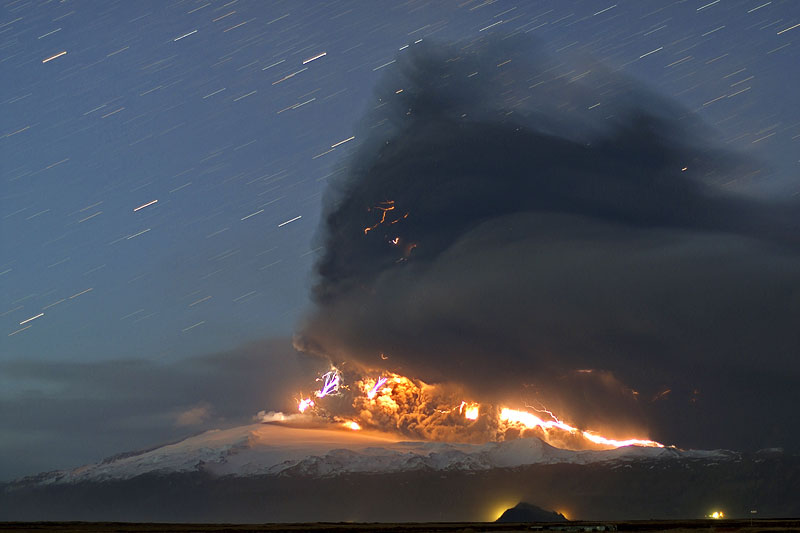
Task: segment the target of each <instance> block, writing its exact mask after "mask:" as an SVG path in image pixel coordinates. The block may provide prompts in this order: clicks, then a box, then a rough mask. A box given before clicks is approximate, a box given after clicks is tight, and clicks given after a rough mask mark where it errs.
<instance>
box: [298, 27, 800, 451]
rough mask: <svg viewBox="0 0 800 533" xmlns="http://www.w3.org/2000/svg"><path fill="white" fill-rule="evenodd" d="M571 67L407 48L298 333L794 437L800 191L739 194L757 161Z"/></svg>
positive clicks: (513, 46) (449, 378)
mask: <svg viewBox="0 0 800 533" xmlns="http://www.w3.org/2000/svg"><path fill="white" fill-rule="evenodd" d="M575 64H576V65H577V66H575V65H572V66H571V65H568V64H565V63H562V62H560V61H559V60H558V59H557V58H554V57H552V56H548V55H547V54H545V53H544V52H542V50H541V49H540V48H539V47H537V46H533V45H532V44H531V43H530V42H528V41H525V40H523V41H519V40H515V39H513V38H510V39H505V40H500V41H488V42H483V41H477V42H470V43H466V44H460V45H451V46H444V45H441V46H429V45H426V44H424V43H423V44H420V45H415V46H414V47H411V48H409V49H408V50H407V51H406V52H405V53H404V55H402V56H400V57H399V58H398V61H397V63H396V64H395V65H393V67H395V68H394V70H393V71H392V72H390V73H388V74H387V75H386V77H385V78H384V79H383V80H382V81H381V82H380V84H379V87H378V89H377V94H376V102H375V106H374V107H373V108H372V109H371V110H370V111H369V112H368V113H367V114H366V117H365V119H364V123H363V126H362V130H363V131H362V132H361V134H357V138H358V139H359V142H360V143H361V145H360V147H359V149H358V151H357V152H356V154H355V155H354V156H353V157H352V159H351V160H350V161H348V163H347V165H348V166H347V171H346V172H344V173H342V174H341V175H340V176H339V177H338V178H337V180H335V181H334V182H333V183H331V186H330V190H329V191H328V195H327V199H326V203H325V212H324V222H323V226H322V228H321V234H320V238H321V239H322V244H323V245H324V254H323V256H322V257H321V259H320V261H319V263H318V265H317V275H318V277H317V283H316V286H315V288H314V297H315V301H316V306H315V309H314V311H313V312H312V313H311V315H310V316H309V317H308V318H307V320H306V322H305V323H304V325H303V326H302V328H301V331H300V334H299V335H298V337H297V341H296V344H297V345H298V347H300V348H301V349H303V350H305V351H309V352H315V353H319V354H322V355H325V356H326V357H329V358H330V359H332V360H334V361H341V360H351V361H355V362H358V363H360V364H361V365H364V366H365V367H371V368H381V369H387V370H391V371H393V372H398V373H402V374H405V375H412V376H417V377H419V378H421V379H424V380H426V381H429V382H434V383H435V382H456V383H460V384H463V385H464V386H465V387H468V389H469V390H470V391H471V393H472V395H473V396H474V397H475V399H476V400H484V399H485V400H490V401H517V402H518V403H519V402H524V401H541V402H542V403H543V404H544V403H546V404H547V405H548V407H551V408H552V409H553V410H554V411H556V410H558V411H559V412H562V413H569V416H570V417H571V420H572V421H573V422H574V423H577V424H582V425H583V426H593V427H600V428H602V427H614V428H621V429H620V430H621V431H624V430H625V429H626V428H633V427H639V428H642V427H649V431H650V435H651V437H654V438H656V439H657V440H661V441H665V442H674V443H677V444H679V445H686V446H721V447H725V446H727V447H753V446H766V445H781V444H783V445H797V444H800V432H798V430H797V429H796V428H793V427H791V426H790V425H789V424H788V423H784V422H783V421H782V417H783V420H786V419H787V418H789V419H790V418H791V415H790V412H791V411H790V409H791V406H792V405H797V404H800V396H799V395H800V393H798V392H797V387H796V386H795V385H796V383H797V380H798V378H800V364H799V363H798V361H797V355H798V354H800V334H799V333H798V328H797V327H796V326H797V322H798V318H800V237H798V236H799V235H800V233H798V229H800V214H799V212H798V210H797V206H796V205H789V204H788V203H785V204H782V203H778V202H768V201H765V200H758V199H754V198H750V197H745V196H742V195H737V194H734V193H733V192H731V191H729V190H727V189H726V188H725V187H724V185H723V184H725V183H728V182H731V181H735V180H736V179H739V178H742V177H743V176H744V175H745V174H746V172H747V171H748V169H749V165H750V163H748V162H747V161H746V160H745V159H744V158H742V157H740V156H737V155H736V154H733V153H731V152H729V151H726V150H725V149H723V148H720V147H719V146H718V145H716V144H715V143H714V142H713V141H712V140H711V138H712V135H711V132H710V131H709V129H708V128H707V127H705V126H704V125H703V124H702V123H701V122H700V121H699V120H698V119H697V117H695V116H693V115H692V114H691V113H689V112H687V111H685V110H684V109H682V108H681V107H680V106H678V105H677V104H675V103H672V102H670V101H668V100H666V99H665V98H662V97H659V96H657V95H655V94H653V93H651V92H649V91H648V90H646V89H644V88H643V87H641V86H639V85H637V84H636V83H634V82H632V81H630V80H628V79H626V78H625V77H623V76H621V75H619V74H617V73H614V72H611V71H609V70H608V69H606V68H604V67H603V66H602V65H599V64H597V63H595V62H591V61H587V60H585V59H580V60H577V61H575ZM742 420H752V421H753V422H756V421H758V420H760V421H761V424H762V425H761V429H760V430H756V431H754V429H753V428H752V427H750V426H749V425H748V424H742V423H741V421H742Z"/></svg>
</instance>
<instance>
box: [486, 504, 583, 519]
mask: <svg viewBox="0 0 800 533" xmlns="http://www.w3.org/2000/svg"><path fill="white" fill-rule="evenodd" d="M496 522H568V520H567V518H566V517H565V516H564V515H562V514H561V513H557V512H555V511H548V510H546V509H542V508H541V507H537V506H536V505H533V504H531V503H525V502H520V503H518V504H517V505H515V506H514V507H512V508H510V509H506V511H505V512H504V513H503V514H502V515H501V516H500V518H498V519H497V520H496Z"/></svg>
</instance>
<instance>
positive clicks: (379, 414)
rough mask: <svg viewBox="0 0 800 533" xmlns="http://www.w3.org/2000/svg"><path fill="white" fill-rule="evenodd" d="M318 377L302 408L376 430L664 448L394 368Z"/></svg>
mask: <svg viewBox="0 0 800 533" xmlns="http://www.w3.org/2000/svg"><path fill="white" fill-rule="evenodd" d="M316 381H317V382H318V383H321V384H322V385H321V387H320V388H319V389H318V390H316V391H314V393H313V395H312V396H309V397H301V399H299V400H298V401H297V410H298V412H300V413H302V414H306V415H308V416H312V417H314V418H315V419H317V420H320V421H330V422H334V423H336V424H339V425H342V426H344V427H346V428H348V429H352V430H361V429H375V430H380V431H383V432H388V433H397V434H399V435H402V436H405V437H412V438H423V439H430V440H443V441H455V442H488V441H504V440H510V439H515V438H526V437H537V438H540V439H542V440H543V441H545V442H547V443H548V444H550V445H552V446H555V447H559V448H566V449H570V450H584V449H596V450H608V449H614V448H619V447H621V446H645V447H658V448H663V447H664V445H663V444H661V443H659V442H656V441H653V440H650V439H644V438H623V439H616V438H610V437H608V436H604V435H601V434H599V433H598V432H596V431H593V430H592V429H591V428H587V429H581V428H578V427H576V426H573V425H570V424H568V423H566V422H565V421H563V420H561V419H559V418H558V417H557V416H556V415H555V414H554V413H553V412H552V411H550V410H549V409H547V408H545V407H543V406H542V407H540V408H536V407H533V406H529V405H526V406H525V409H521V410H520V409H512V408H510V407H508V406H505V405H496V404H479V403H477V402H474V401H468V400H461V401H460V402H458V401H457V398H458V390H459V388H458V387H453V386H441V385H440V386H434V385H429V384H427V383H425V382H423V381H421V380H418V379H410V378H407V377H405V376H401V375H398V374H394V373H391V372H384V373H383V374H381V375H380V376H378V377H361V378H359V377H356V378H354V380H353V381H352V382H348V381H347V380H346V379H345V376H344V375H343V373H342V372H341V371H340V370H339V369H338V368H336V367H332V368H331V369H330V370H329V371H327V372H326V373H324V374H323V375H321V376H320V377H319V378H317V380H316ZM312 398H316V400H314V399H312ZM325 399H328V400H334V401H326V400H325ZM534 413H536V414H534Z"/></svg>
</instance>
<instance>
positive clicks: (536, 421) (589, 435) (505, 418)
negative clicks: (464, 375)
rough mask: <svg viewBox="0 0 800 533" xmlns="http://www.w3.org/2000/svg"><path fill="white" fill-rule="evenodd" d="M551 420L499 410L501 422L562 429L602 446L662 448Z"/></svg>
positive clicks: (640, 440)
mask: <svg viewBox="0 0 800 533" xmlns="http://www.w3.org/2000/svg"><path fill="white" fill-rule="evenodd" d="M551 416H552V417H553V420H542V419H541V418H539V417H538V416H536V415H534V414H532V413H529V412H527V411H517V410H515V409H509V408H507V407H504V408H503V409H502V410H501V411H500V420H501V421H502V422H506V423H509V424H512V425H518V426H522V427H524V428H528V429H534V428H541V429H543V430H549V429H553V428H555V429H560V430H562V431H566V432H568V433H572V434H579V435H581V436H583V437H584V438H585V439H587V440H590V441H591V442H594V443H595V444H601V445H603V446H611V447H613V448H619V447H621V446H646V447H650V448H663V447H664V445H663V444H661V443H659V442H656V441H653V440H648V439H626V440H616V439H609V438H607V437H603V436H602V435H598V434H596V433H594V432H592V431H585V430H580V429H578V428H576V427H572V426H570V425H569V424H566V423H564V422H562V421H560V420H559V419H558V418H556V417H555V416H553V415H552V414H551Z"/></svg>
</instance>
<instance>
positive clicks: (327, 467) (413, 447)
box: [21, 424, 732, 485]
mask: <svg viewBox="0 0 800 533" xmlns="http://www.w3.org/2000/svg"><path fill="white" fill-rule="evenodd" d="M731 455H732V453H731V452H725V451H719V450H717V451H696V450H691V451H681V450H677V449H673V448H640V447H625V448H618V449H615V450H608V451H569V450H561V449H558V448H554V447H552V446H549V445H548V444H546V443H544V442H542V441H541V440H539V439H535V438H527V439H519V440H514V441H508V442H493V443H487V444H459V443H444V442H427V441H405V440H399V438H398V437H397V436H395V435H390V434H384V433H376V432H366V431H351V430H346V429H321V428H298V427H287V426H283V425H276V424H253V425H248V426H240V427H236V428H232V429H227V430H213V431H208V432H205V433H202V434H200V435H197V436H194V437H190V438H187V439H185V440H183V441H180V442H177V443H174V444H169V445H166V446H162V447H159V448H155V449H152V450H149V451H145V452H141V453H127V454H121V455H119V456H116V457H112V458H109V459H106V460H104V461H102V462H100V463H96V464H91V465H86V466H82V467H79V468H76V469H74V470H65V471H56V472H48V473H46V474H40V475H38V476H34V477H31V478H26V479H25V480H21V483H22V484H37V485H49V484H64V483H78V482H83V481H93V482H97V481H108V480H124V479H131V478H134V477H136V476H139V475H142V474H148V473H163V474H168V473H181V472H197V471H204V472H209V473H211V474H214V475H217V476H226V475H233V476H255V475H298V476H313V477H327V476H335V475H339V474H343V473H387V472H400V471H416V470H473V471H481V470H489V469H492V468H503V467H517V466H522V465H528V464H553V463H573V464H589V463H597V462H604V461H614V460H617V461H619V460H623V461H632V460H639V459H656V458H658V459H671V458H698V459H699V458H704V459H710V458H714V457H719V458H720V459H724V458H728V457H731Z"/></svg>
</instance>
